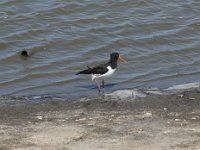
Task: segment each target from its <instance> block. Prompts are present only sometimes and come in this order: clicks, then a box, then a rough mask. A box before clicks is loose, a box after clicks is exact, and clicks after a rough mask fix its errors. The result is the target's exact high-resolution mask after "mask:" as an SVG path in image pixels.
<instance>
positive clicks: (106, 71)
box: [76, 53, 127, 92]
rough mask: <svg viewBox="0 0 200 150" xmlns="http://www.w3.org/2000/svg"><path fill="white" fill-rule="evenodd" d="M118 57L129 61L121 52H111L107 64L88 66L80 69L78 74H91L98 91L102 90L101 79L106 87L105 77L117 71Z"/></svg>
mask: <svg viewBox="0 0 200 150" xmlns="http://www.w3.org/2000/svg"><path fill="white" fill-rule="evenodd" d="M118 59H119V60H121V61H123V62H125V63H127V61H126V60H124V59H123V58H122V57H121V56H120V55H119V53H111V54H110V60H109V61H108V62H107V63H106V64H102V65H98V66H96V67H93V68H90V67H88V69H86V70H83V71H80V72H78V73H77V74H76V75H79V74H91V76H92V81H95V82H96V84H97V88H98V91H99V92H100V88H101V86H100V83H99V81H100V80H102V87H103V88H104V79H105V78H107V77H110V76H112V74H113V73H114V72H115V71H116V69H117V61H118Z"/></svg>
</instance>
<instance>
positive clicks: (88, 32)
mask: <svg viewBox="0 0 200 150" xmlns="http://www.w3.org/2000/svg"><path fill="white" fill-rule="evenodd" d="M24 50H25V51H27V52H28V53H29V55H30V56H29V57H26V56H21V52H22V51H24ZM112 52H118V53H119V54H120V56H122V57H123V58H124V59H126V60H127V61H128V63H127V64H125V63H123V62H120V61H119V62H118V67H117V71H116V72H115V74H114V75H113V76H112V77H111V78H109V79H106V80H105V84H106V86H105V92H106V93H110V92H113V91H116V90H122V89H146V88H158V89H165V88H169V87H172V86H174V85H178V84H188V83H192V82H200V1H199V0H181V1H178V0H151V1H147V0H139V1H134V0H118V1H114V0H48V1H47V0H46V1H45V0H44V1H41V0H34V1H28V0H1V1H0V96H45V95H46V96H60V97H66V98H79V97H83V96H86V97H87V96H93V95H98V92H97V88H96V85H95V83H94V82H92V81H91V77H90V76H89V75H76V73H77V72H79V71H80V70H83V69H87V66H90V67H94V66H96V65H98V64H102V63H106V62H107V61H108V60H109V57H110V53H112Z"/></svg>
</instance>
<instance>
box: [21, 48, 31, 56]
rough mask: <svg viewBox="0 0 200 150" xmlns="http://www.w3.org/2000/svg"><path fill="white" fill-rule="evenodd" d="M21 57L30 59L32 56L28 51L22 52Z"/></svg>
mask: <svg viewBox="0 0 200 150" xmlns="http://www.w3.org/2000/svg"><path fill="white" fill-rule="evenodd" d="M21 55H22V56H25V57H29V56H30V54H29V53H28V52H27V51H26V50H23V51H21Z"/></svg>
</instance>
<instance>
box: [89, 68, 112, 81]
mask: <svg viewBox="0 0 200 150" xmlns="http://www.w3.org/2000/svg"><path fill="white" fill-rule="evenodd" d="M107 69H108V72H106V73H104V74H92V81H94V80H95V79H104V78H108V77H110V76H112V75H113V73H114V72H115V71H116V69H112V68H111V67H110V66H108V67H107Z"/></svg>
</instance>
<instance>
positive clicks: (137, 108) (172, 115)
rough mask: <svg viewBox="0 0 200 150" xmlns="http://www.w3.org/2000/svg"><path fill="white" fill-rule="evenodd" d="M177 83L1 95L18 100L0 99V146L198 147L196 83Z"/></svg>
mask: <svg viewBox="0 0 200 150" xmlns="http://www.w3.org/2000/svg"><path fill="white" fill-rule="evenodd" d="M193 86H194V84H193ZM177 87H179V90H173V91H171V92H170V93H169V92H165V94H161V93H162V92H161V91H160V92H158V90H157V91H156V90H155V89H154V91H153V90H151V91H150V90H148V91H143V92H142V91H140V92H139V91H138V92H135V91H133V90H132V91H133V93H135V94H133V95H132V96H131V95H129V96H127V93H128V90H124V91H123V90H120V91H115V92H113V93H110V95H101V96H98V97H91V98H88V97H83V98H81V99H78V100H76V101H67V100H66V99H59V100H58V98H53V97H51V98H46V100H45V101H44V102H43V103H42V102H40V103H35V104H30V103H26V101H21V103H19V101H20V100H19V99H14V98H12V97H10V98H9V97H4V98H3V97H1V100H3V99H5V98H7V99H6V100H9V101H15V100H18V104H12V103H9V104H8V103H7V104H6V103H4V104H1V105H0V139H1V140H0V149H1V150H94V149H95V150H111V149H112V150H147V149H153V150H199V149H200V110H199V108H200V99H199V98H200V88H199V87H198V88H196V87H195V86H194V87H195V88H193V87H192V86H191V84H190V85H187V87H189V88H187V89H186V85H184V86H183V85H179V86H176V89H177ZM181 87H182V88H181ZM183 87H184V88H185V89H184V90H183ZM180 88H181V90H180ZM129 91H131V90H129ZM155 91H156V92H155ZM166 91H168V90H166ZM152 92H154V94H152ZM119 93H120V95H121V96H123V97H118V94H119ZM141 93H143V96H141ZM144 93H146V94H144ZM147 93H148V94H147ZM144 95H146V96H144ZM113 96H115V97H113ZM29 100H30V101H33V100H31V99H29Z"/></svg>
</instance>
